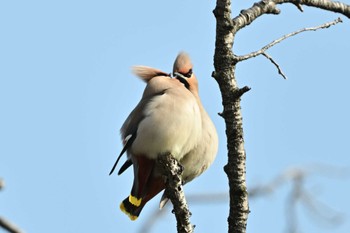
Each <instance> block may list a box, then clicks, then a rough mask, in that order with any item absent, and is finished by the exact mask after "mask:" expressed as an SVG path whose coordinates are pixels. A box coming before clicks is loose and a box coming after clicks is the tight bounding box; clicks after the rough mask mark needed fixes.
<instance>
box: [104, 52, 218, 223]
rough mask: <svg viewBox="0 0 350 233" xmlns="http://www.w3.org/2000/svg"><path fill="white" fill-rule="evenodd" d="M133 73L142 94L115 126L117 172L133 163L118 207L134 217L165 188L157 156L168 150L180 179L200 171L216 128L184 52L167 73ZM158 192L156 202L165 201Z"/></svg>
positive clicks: (211, 151) (211, 152) (212, 151)
mask: <svg viewBox="0 0 350 233" xmlns="http://www.w3.org/2000/svg"><path fill="white" fill-rule="evenodd" d="M133 72H134V73H135V74H136V75H137V76H139V77H140V78H141V79H142V80H143V81H145V82H146V83H147V86H146V88H145V90H144V92H143V95H142V98H141V100H140V102H139V103H138V105H137V106H136V107H135V108H134V110H133V111H132V112H131V113H130V115H129V116H128V117H127V119H126V120H125V122H124V124H123V126H122V128H121V136H122V141H123V144H124V147H123V149H122V151H121V153H120V155H119V157H118V159H117V161H116V162H115V164H114V166H113V168H112V170H111V172H110V174H112V173H113V171H114V169H115V167H116V165H117V163H118V161H119V159H120V158H121V156H122V155H123V153H124V152H125V151H126V152H127V160H126V162H125V163H124V164H123V165H122V167H121V168H120V170H119V172H118V175H120V174H121V173H123V172H124V171H125V170H126V169H127V168H129V167H130V166H131V165H133V169H134V182H133V186H132V189H131V194H130V195H129V196H128V197H127V198H126V199H125V200H124V201H123V202H122V203H121V204H120V209H121V210H122V211H123V212H124V213H126V214H127V215H128V216H129V218H130V219H131V220H135V219H137V217H138V216H139V215H140V213H141V210H142V208H143V207H144V206H145V204H146V203H147V202H148V201H149V200H150V199H152V198H153V197H154V196H155V195H157V194H158V193H159V192H161V191H162V190H163V189H164V188H165V182H166V181H165V178H164V177H163V176H162V174H161V169H160V166H159V164H157V158H158V156H162V155H164V154H166V153H170V154H171V155H172V156H173V157H174V158H175V159H176V160H178V161H179V162H180V164H181V165H182V166H183V168H184V170H183V174H182V181H183V183H184V184H185V183H187V182H189V181H191V180H193V179H194V178H195V177H197V176H199V175H200V174H202V173H203V172H204V171H205V170H206V169H207V168H208V167H209V166H210V165H211V164H212V162H213V161H214V158H215V156H216V153H217V149H218V137H217V133H216V129H215V127H214V124H213V123H212V121H211V119H210V118H209V116H208V114H207V112H206V111H205V109H204V108H203V106H202V103H201V101H200V98H199V95H198V82H197V79H196V77H195V75H194V73H193V65H192V63H191V60H190V58H189V56H188V55H187V54H186V53H184V52H181V53H180V54H179V55H178V56H177V58H176V60H175V62H174V67H173V76H174V77H173V78H172V77H171V75H170V74H167V73H165V72H163V71H161V70H158V69H155V68H151V67H147V66H135V67H134V68H133ZM166 200H167V197H166V196H165V195H163V197H162V200H161V204H160V205H161V207H162V206H163V205H164V204H165V203H166Z"/></svg>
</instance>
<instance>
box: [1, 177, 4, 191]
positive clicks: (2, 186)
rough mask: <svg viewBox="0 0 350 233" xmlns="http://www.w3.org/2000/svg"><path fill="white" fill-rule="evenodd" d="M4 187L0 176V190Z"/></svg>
mask: <svg viewBox="0 0 350 233" xmlns="http://www.w3.org/2000/svg"><path fill="white" fill-rule="evenodd" d="M4 187H5V182H4V180H3V179H2V178H0V190H2V189H3V188H4Z"/></svg>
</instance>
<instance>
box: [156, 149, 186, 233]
mask: <svg viewBox="0 0 350 233" xmlns="http://www.w3.org/2000/svg"><path fill="white" fill-rule="evenodd" d="M158 162H159V164H160V166H161V168H162V170H163V174H164V175H165V176H166V178H167V181H166V189H165V195H166V196H167V197H168V198H169V199H170V200H171V202H172V203H173V206H174V210H173V212H174V213H175V217H176V222H177V232H178V233H192V232H193V226H192V225H191V223H190V216H191V213H190V211H189V209H188V206H187V202H186V198H185V193H184V191H183V188H182V180H181V175H182V172H183V167H182V166H181V164H180V163H179V162H178V161H177V160H176V159H175V158H174V157H173V156H172V155H171V154H164V155H162V156H159V157H158Z"/></svg>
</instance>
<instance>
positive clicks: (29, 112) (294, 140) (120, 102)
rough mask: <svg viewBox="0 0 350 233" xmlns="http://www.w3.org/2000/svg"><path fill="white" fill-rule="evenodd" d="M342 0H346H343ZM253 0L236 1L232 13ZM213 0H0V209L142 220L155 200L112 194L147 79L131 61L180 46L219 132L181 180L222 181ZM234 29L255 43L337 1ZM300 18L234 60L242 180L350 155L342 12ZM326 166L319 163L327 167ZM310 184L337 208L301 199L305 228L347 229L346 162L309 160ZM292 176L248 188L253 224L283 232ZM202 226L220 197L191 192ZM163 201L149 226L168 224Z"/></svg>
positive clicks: (205, 185)
mask: <svg viewBox="0 0 350 233" xmlns="http://www.w3.org/2000/svg"><path fill="white" fill-rule="evenodd" d="M344 2H347V3H348V4H350V2H349V0H346V1H344ZM252 4H253V2H251V1H249V2H246V1H234V2H233V4H232V5H233V15H237V14H238V13H239V11H240V10H241V9H243V8H247V7H250V6H251V5H252ZM214 7H215V1H200V0H192V1H184V0H181V1H161V0H153V1H99V2H97V1H65V0H63V1H38V0H33V1H1V2H0V32H1V37H0V107H1V114H0V145H1V146H0V177H2V178H3V179H4V180H5V182H6V188H5V189H4V190H2V191H1V192H0V215H1V216H4V217H6V218H7V219H9V220H11V221H13V222H14V223H16V224H17V225H19V226H20V227H21V228H22V229H23V230H25V231H26V232H28V233H31V232H35V233H41V232H51V233H56V232H57V233H61V232H66V233H69V232H139V231H140V229H142V228H143V226H144V224H145V222H146V221H147V220H148V217H149V216H151V215H152V214H153V213H154V211H155V209H156V208H157V205H158V202H159V199H160V197H156V198H155V199H154V200H153V201H151V202H150V203H149V204H148V205H147V206H146V207H145V209H144V211H143V212H142V215H141V216H140V218H139V219H138V220H137V221H135V222H131V221H130V220H129V219H128V218H127V217H126V216H124V215H123V214H122V213H121V212H120V211H119V203H120V201H122V200H123V199H124V198H125V197H126V196H127V195H128V194H129V191H130V188H131V185H132V171H131V170H130V171H128V172H126V173H125V174H123V175H122V176H117V175H116V174H115V175H113V176H108V173H109V171H110V169H111V167H112V165H113V163H114V161H115V158H116V156H117V154H118V153H119V151H120V150H121V148H122V147H121V143H120V137H119V128H120V126H121V125H122V123H123V121H124V120H125V118H126V117H127V115H128V113H129V112H130V111H131V110H132V109H133V107H134V106H135V104H136V103H137V102H138V101H139V99H140V96H141V94H142V91H143V88H144V83H143V82H141V81H140V80H138V79H137V78H136V77H134V76H133V75H132V74H131V72H130V67H131V66H132V65H138V64H143V65H148V66H153V67H157V68H160V69H162V70H164V71H167V72H170V71H171V68H172V64H173V61H174V59H175V57H176V55H177V53H178V52H179V51H181V50H185V51H187V52H188V53H190V55H191V57H192V59H193V63H194V64H195V67H194V70H195V72H196V74H197V77H198V78H199V82H200V95H201V97H202V101H203V104H204V105H205V107H206V108H207V111H208V113H209V114H210V115H211V117H212V119H213V121H214V123H215V125H216V127H217V130H218V134H219V138H220V148H219V152H218V156H217V159H216V161H215V163H214V164H213V166H212V167H211V168H210V169H209V170H208V171H207V172H206V173H205V174H204V175H203V176H201V177H200V178H198V179H197V180H195V181H193V182H192V183H190V184H188V185H187V186H186V187H185V192H186V194H188V195H190V194H198V193H205V194H208V193H213V192H215V193H216V192H227V189H228V187H227V179H226V176H225V174H224V173H223V169H222V167H223V166H224V165H225V163H226V160H227V158H226V143H225V133H224V132H225V130H224V124H223V120H222V119H221V118H220V117H219V116H218V115H217V113H218V112H220V111H221V110H222V106H221V100H220V93H219V89H218V86H217V84H216V83H215V81H214V80H213V79H212V78H211V77H210V76H211V72H212V71H213V52H214V43H215V40H214V39H215V18H214V16H213V14H212V10H213V9H214ZM280 8H281V10H282V13H281V15H279V16H273V15H267V16H264V17H262V18H260V19H258V20H257V21H255V22H254V23H253V24H252V25H250V26H249V27H247V28H245V29H243V30H242V31H240V32H239V33H238V35H237V37H236V41H235V52H236V53H237V54H245V53H248V52H250V51H253V50H257V49H259V48H261V47H262V46H264V45H265V44H267V43H269V42H270V41H272V40H273V39H276V38H279V37H280V36H282V35H284V34H286V33H289V32H292V31H295V30H297V29H300V28H303V27H310V26H316V25H320V24H322V23H325V22H328V21H331V20H334V19H336V18H337V17H338V15H337V14H333V13H328V12H323V11H320V10H317V9H312V8H308V7H304V11H305V12H304V13H300V12H299V11H298V10H297V9H296V8H295V7H294V6H292V5H284V6H282V7H280ZM342 18H343V20H344V23H342V24H338V25H336V26H334V27H331V28H329V29H327V30H320V31H317V32H306V33H303V34H301V35H298V36H296V37H293V38H291V39H289V40H287V41H285V42H283V43H282V44H279V45H277V46H275V47H274V48H272V49H271V50H269V51H268V53H269V54H270V55H271V56H272V57H273V58H274V59H275V60H276V61H277V62H278V63H279V64H280V65H281V67H282V69H283V71H284V72H285V74H286V75H287V76H288V78H289V79H288V80H283V79H282V77H281V76H279V75H278V74H277V70H276V68H275V67H274V66H273V65H272V64H271V63H270V62H269V61H268V60H267V59H266V58H263V57H258V58H255V59H251V60H249V61H246V62H243V63H240V64H239V65H238V66H237V79H238V82H239V84H240V85H241V86H243V85H248V86H250V87H251V88H252V90H251V91H250V92H248V93H247V94H245V95H244V97H243V100H242V112H243V117H244V119H243V120H244V129H245V132H244V133H245V142H246V151H247V183H248V187H254V186H255V185H258V184H263V183H266V182H269V181H270V180H271V179H273V178H274V177H276V176H277V175H279V174H280V173H282V172H283V171H284V170H285V169H288V168H291V167H295V166H302V167H306V166H311V165H315V164H317V165H328V166H331V167H332V168H334V167H335V168H336V170H341V169H346V170H347V169H349V165H350V159H349V152H350V150H349V147H348V144H349V132H350V124H349V119H350V109H349V103H348V101H349V98H350V93H349V91H348V89H349V88H348V87H349V85H350V80H349V52H350V44H349V41H350V31H349V25H350V22H349V20H348V19H346V18H345V17H342ZM327 174H328V173H327ZM307 186H308V188H309V190H310V192H312V193H313V194H314V197H315V198H316V199H317V200H319V201H322V202H325V203H327V204H328V205H329V206H331V207H332V208H333V209H335V210H337V211H339V212H340V213H342V216H343V218H344V222H343V223H342V224H340V225H338V226H336V227H335V226H333V225H331V226H329V225H327V224H322V222H323V220H322V219H321V220H320V219H315V218H313V217H312V215H310V214H309V213H308V212H307V211H306V210H305V208H301V207H298V216H299V226H300V229H301V230H302V232H335V233H346V232H349V229H350V222H349V221H350V219H349V218H350V204H349V201H348V197H349V195H350V186H349V176H347V177H346V176H344V175H341V176H340V177H339V176H335V175H334V174H331V175H324V174H316V175H312V176H310V179H309V180H307ZM289 191H290V184H285V185H284V186H281V187H280V188H279V189H278V190H276V192H274V193H273V194H271V195H270V196H267V197H264V198H259V199H254V200H251V202H250V209H251V213H250V215H249V221H248V232H267V231H268V232H284V230H285V227H286V219H285V212H286V209H285V203H286V199H287V198H288V192H289ZM189 204H190V209H191V212H192V214H193V216H192V218H191V220H192V223H193V224H196V231H197V232H214V231H215V232H226V231H227V224H226V218H227V214H228V204H227V202H225V201H224V202H222V203H219V204H217V203H215V204H213V203H202V204H196V203H193V204H191V203H189ZM175 224H176V223H175V220H174V216H173V215H172V214H170V213H169V214H166V215H165V216H163V217H162V218H161V219H159V221H158V222H157V223H156V224H155V226H154V228H153V229H152V232H164V230H165V229H166V230H167V231H168V232H176V227H175Z"/></svg>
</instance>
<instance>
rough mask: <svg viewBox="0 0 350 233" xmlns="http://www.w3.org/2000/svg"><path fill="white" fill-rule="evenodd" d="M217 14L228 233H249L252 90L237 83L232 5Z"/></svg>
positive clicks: (225, 2)
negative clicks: (246, 110) (246, 114)
mask: <svg viewBox="0 0 350 233" xmlns="http://www.w3.org/2000/svg"><path fill="white" fill-rule="evenodd" d="M213 13H214V15H215V17H216V40H215V54H214V67H215V71H214V72H213V74H212V76H213V77H214V78H215V80H216V81H217V82H218V84H219V87H220V92H221V96H222V104H223V108H224V109H223V112H222V114H221V116H222V117H223V118H224V120H225V125H226V137H227V150H228V162H227V164H226V165H225V167H224V170H225V172H226V174H227V177H228V183H229V189H230V195H229V196H230V210H229V217H228V228H229V229H228V232H237V233H238V232H242V233H243V232H246V226H247V219H248V213H249V206H248V192H247V186H246V177H245V175H246V165H245V161H246V153H245V150H244V140H243V125H242V124H243V123H242V114H241V107H240V97H241V96H242V95H243V94H244V93H245V92H247V91H248V90H249V88H248V87H244V88H239V87H238V84H237V82H236V79H235V65H236V63H237V62H236V60H235V58H234V55H233V52H232V47H233V41H234V33H233V28H234V25H233V22H232V17H231V1H230V0H217V2H216V8H215V9H214V11H213Z"/></svg>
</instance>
